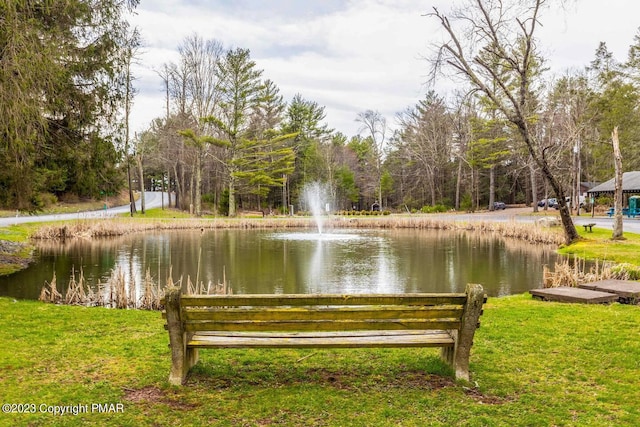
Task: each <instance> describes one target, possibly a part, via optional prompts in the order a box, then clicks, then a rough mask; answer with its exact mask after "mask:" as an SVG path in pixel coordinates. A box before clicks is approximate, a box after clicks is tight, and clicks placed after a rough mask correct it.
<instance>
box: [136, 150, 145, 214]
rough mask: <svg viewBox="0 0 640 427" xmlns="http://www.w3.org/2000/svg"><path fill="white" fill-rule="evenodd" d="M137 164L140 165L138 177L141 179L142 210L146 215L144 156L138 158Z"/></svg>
mask: <svg viewBox="0 0 640 427" xmlns="http://www.w3.org/2000/svg"><path fill="white" fill-rule="evenodd" d="M136 164H137V165H138V177H139V179H140V210H141V212H142V213H143V214H144V213H145V201H144V173H143V169H142V155H141V154H139V155H137V156H136Z"/></svg>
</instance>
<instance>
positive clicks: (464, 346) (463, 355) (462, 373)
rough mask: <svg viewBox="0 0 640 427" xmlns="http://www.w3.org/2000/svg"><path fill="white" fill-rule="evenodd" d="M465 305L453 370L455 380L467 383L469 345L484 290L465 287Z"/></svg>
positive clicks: (472, 286)
mask: <svg viewBox="0 0 640 427" xmlns="http://www.w3.org/2000/svg"><path fill="white" fill-rule="evenodd" d="M466 293H467V303H466V304H465V307H464V312H463V314H462V324H461V325H460V332H459V333H458V337H457V339H456V346H455V350H454V355H453V369H454V370H455V372H456V379H462V380H465V381H469V356H470V355H471V345H472V344H473V335H474V334H475V332H476V329H477V327H478V320H479V319H480V315H481V314H482V303H483V302H484V290H483V289H482V286H481V285H477V284H468V285H467V290H466Z"/></svg>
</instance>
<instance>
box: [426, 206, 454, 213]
mask: <svg viewBox="0 0 640 427" xmlns="http://www.w3.org/2000/svg"><path fill="white" fill-rule="evenodd" d="M446 211H447V207H446V206H445V205H440V204H438V205H435V206H423V207H422V209H420V212H422V213H441V212H446Z"/></svg>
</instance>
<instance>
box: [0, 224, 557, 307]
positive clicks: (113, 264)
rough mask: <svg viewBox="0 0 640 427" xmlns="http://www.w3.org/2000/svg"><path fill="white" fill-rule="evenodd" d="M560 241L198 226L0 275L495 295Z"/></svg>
mask: <svg viewBox="0 0 640 427" xmlns="http://www.w3.org/2000/svg"><path fill="white" fill-rule="evenodd" d="M557 257H558V256H557V255H556V254H555V253H554V251H553V248H551V247H548V246H543V245H534V244H531V243H525V242H521V241H517V240H507V239H502V238H499V237H495V236H493V235H491V234H483V233H478V232H473V233H472V232H454V231H443V230H404V229H401V230H364V231H363V230H358V231H354V230H348V231H347V230H344V231H341V230H332V231H331V232H329V233H324V234H317V233H314V232H312V231H300V232H291V231H273V230H260V231H256V230H207V231H200V230H192V231H169V232H155V233H145V234H143V233H139V234H131V235H128V236H124V237H119V238H110V239H101V240H91V241H89V240H79V239H76V240H73V241H67V242H66V243H60V242H55V243H52V242H43V243H41V244H40V245H39V247H38V250H37V254H36V259H35V261H34V262H33V263H32V264H31V265H30V266H29V267H28V268H27V269H25V270H23V271H20V272H18V273H15V274H13V275H10V276H6V277H2V278H0V295H3V296H11V297H15V298H22V299H37V298H38V296H39V294H40V290H41V288H42V286H43V284H44V283H45V281H51V279H52V276H53V271H54V270H55V272H56V276H57V283H58V286H59V288H64V287H65V284H66V283H68V282H69V278H70V273H71V271H72V268H73V269H75V270H76V272H77V271H79V269H80V268H82V270H83V274H84V277H85V279H86V280H87V282H88V283H89V284H91V285H94V286H95V284H96V283H98V282H102V283H104V282H106V281H107V280H108V278H109V276H110V275H111V273H112V272H113V271H115V270H116V269H121V270H122V271H123V273H124V276H125V277H126V280H127V283H128V284H127V286H130V285H129V284H130V283H134V284H135V286H136V287H140V286H141V283H142V281H143V278H144V276H145V274H146V272H147V271H149V273H150V275H151V276H152V277H153V280H154V281H155V282H156V283H162V284H164V283H166V279H167V276H168V274H169V272H170V269H171V271H172V273H171V274H172V278H173V280H174V281H178V280H179V279H180V278H181V277H182V278H183V282H182V283H186V279H187V276H189V278H190V280H191V281H192V282H195V281H196V279H197V280H199V281H201V282H204V284H205V285H206V284H207V283H213V284H214V285H215V284H217V283H222V282H223V281H224V282H226V283H227V284H228V285H229V286H231V288H232V290H233V292H234V293H236V294H255V293H268V294H271V293H285V294H291V293H405V292H462V291H464V288H465V286H466V284H467V283H480V284H482V285H483V286H484V287H485V290H486V292H487V294H488V295H489V296H501V295H510V294H517V293H523V292H526V291H528V290H529V289H533V288H536V287H540V286H541V284H542V270H543V265H545V264H546V265H550V266H552V265H553V264H554V262H555V261H556V260H557Z"/></svg>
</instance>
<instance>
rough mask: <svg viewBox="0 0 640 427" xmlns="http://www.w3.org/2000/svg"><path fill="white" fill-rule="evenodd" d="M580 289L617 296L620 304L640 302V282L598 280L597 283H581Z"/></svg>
mask: <svg viewBox="0 0 640 427" xmlns="http://www.w3.org/2000/svg"><path fill="white" fill-rule="evenodd" d="M579 287H580V288H582V289H588V290H591V291H600V292H609V293H612V294H616V295H618V298H619V300H620V302H621V303H624V304H635V303H636V302H638V301H640V282H634V281H631V280H613V279H610V280H600V281H598V282H591V283H583V284H581V285H579Z"/></svg>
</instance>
